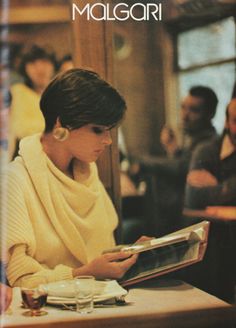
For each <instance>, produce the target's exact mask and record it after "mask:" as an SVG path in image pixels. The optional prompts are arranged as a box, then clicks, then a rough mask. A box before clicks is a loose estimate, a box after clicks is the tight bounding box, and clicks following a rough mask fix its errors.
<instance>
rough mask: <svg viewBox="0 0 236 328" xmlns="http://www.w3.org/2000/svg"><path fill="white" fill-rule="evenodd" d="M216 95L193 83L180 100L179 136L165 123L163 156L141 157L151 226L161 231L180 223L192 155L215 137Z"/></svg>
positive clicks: (174, 227) (162, 140) (170, 229)
mask: <svg viewBox="0 0 236 328" xmlns="http://www.w3.org/2000/svg"><path fill="white" fill-rule="evenodd" d="M217 103H218V99H217V96H216V94H215V92H214V91H213V90H212V89H210V88H208V87H205V86H194V87H192V88H191V89H190V90H189V93H188V94H187V95H186V97H185V98H184V99H183V101H182V103H181V116H180V117H181V126H182V131H181V134H182V136H181V139H182V143H179V142H178V139H177V136H176V134H175V132H174V131H173V130H172V129H171V128H169V127H164V128H163V130H162V131H161V135H160V141H161V144H162V146H163V149H164V155H163V156H155V157H154V156H145V157H143V158H140V167H141V172H143V174H144V175H145V179H146V184H147V196H148V197H149V198H148V202H149V205H148V206H147V209H148V210H149V212H150V213H149V216H152V217H153V220H152V221H153V222H155V223H154V225H156V226H154V227H153V229H154V230H155V231H156V233H157V234H159V235H163V234H166V233H169V232H171V231H174V230H176V229H178V228H180V227H181V225H182V223H181V222H180V220H181V219H180V218H181V212H182V208H183V201H184V189H185V182H186V176H187V172H188V167H189V163H190V159H191V155H192V152H193V150H194V149H195V147H196V146H197V145H198V144H200V143H202V142H203V141H206V140H209V139H212V138H214V137H216V130H215V128H214V127H213V125H212V119H213V117H214V115H215V113H216V107H217Z"/></svg>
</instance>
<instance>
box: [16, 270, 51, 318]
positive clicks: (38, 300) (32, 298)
mask: <svg viewBox="0 0 236 328" xmlns="http://www.w3.org/2000/svg"><path fill="white" fill-rule="evenodd" d="M39 281H40V284H38V282H39ZM46 283H47V281H46V278H45V277H40V278H39V277H38V276H37V277H31V278H29V277H27V278H23V279H22V280H21V284H22V286H21V297H22V301H23V305H24V306H25V307H26V308H28V309H29V310H28V311H25V312H23V313H22V315H24V316H26V317H35V316H37V317H38V316H43V315H46V314H48V312H46V311H44V310H42V307H43V306H44V305H45V304H46V302H47V296H48V294H47V289H46V286H45V284H46Z"/></svg>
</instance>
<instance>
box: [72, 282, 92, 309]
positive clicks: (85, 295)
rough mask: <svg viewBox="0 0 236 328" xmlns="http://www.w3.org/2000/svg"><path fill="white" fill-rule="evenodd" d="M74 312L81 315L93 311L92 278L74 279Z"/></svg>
mask: <svg viewBox="0 0 236 328" xmlns="http://www.w3.org/2000/svg"><path fill="white" fill-rule="evenodd" d="M74 281H75V301H76V311H77V312H79V313H82V314H85V313H90V312H92V311H93V295H94V284H95V279H94V277H93V276H78V277H75V279H74Z"/></svg>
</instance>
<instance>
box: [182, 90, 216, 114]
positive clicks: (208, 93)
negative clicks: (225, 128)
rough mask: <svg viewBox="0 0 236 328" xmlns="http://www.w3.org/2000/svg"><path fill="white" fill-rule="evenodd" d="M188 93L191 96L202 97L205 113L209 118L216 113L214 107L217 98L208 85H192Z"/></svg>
mask: <svg viewBox="0 0 236 328" xmlns="http://www.w3.org/2000/svg"><path fill="white" fill-rule="evenodd" d="M189 93H190V95H191V96H193V97H199V98H202V99H203V101H204V103H205V112H204V113H205V115H206V116H207V117H209V118H210V119H211V118H213V117H214V115H215V113H216V107H217V104H218V98H217V96H216V94H215V92H214V91H213V90H212V89H211V88H208V87H204V86H200V85H199V86H193V87H192V88H191V89H190V90H189Z"/></svg>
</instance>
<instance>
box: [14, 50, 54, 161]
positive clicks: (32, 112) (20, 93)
mask: <svg viewBox="0 0 236 328" xmlns="http://www.w3.org/2000/svg"><path fill="white" fill-rule="evenodd" d="M19 69H20V73H21V75H22V76H23V78H24V83H17V84H14V85H13V86H12V88H11V93H12V106H11V114H10V121H9V129H10V137H9V157H10V159H12V158H14V157H15V156H16V155H17V152H18V144H19V140H20V139H21V138H23V137H25V136H27V135H32V134H34V133H36V132H42V131H43V130H44V119H43V115H42V113H41V111H40V109H39V99H40V96H41V94H42V92H43V91H44V89H45V87H46V86H47V85H48V83H49V82H50V80H51V79H52V77H53V76H54V74H55V70H56V58H55V55H54V53H53V52H50V51H48V50H46V49H43V48H41V47H39V46H37V45H33V46H32V47H31V48H30V49H29V50H28V51H26V52H25V54H24V55H22V60H21V63H20V67H19Z"/></svg>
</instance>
